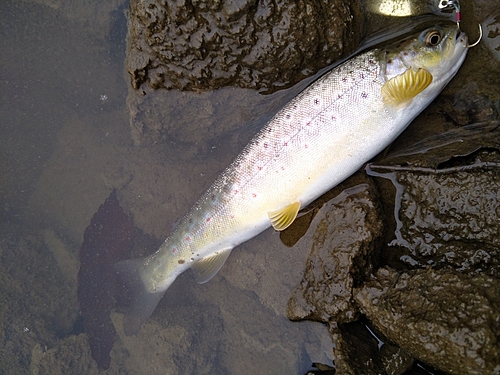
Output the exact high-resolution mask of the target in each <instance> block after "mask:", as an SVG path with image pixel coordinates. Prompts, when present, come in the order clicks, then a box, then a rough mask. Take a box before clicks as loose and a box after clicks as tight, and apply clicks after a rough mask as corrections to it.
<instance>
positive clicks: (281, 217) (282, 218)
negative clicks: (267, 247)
mask: <svg viewBox="0 0 500 375" xmlns="http://www.w3.org/2000/svg"><path fill="white" fill-rule="evenodd" d="M299 210H300V203H299V202H293V203H291V204H289V205H288V206H286V207H283V208H281V209H279V210H276V211H270V212H268V213H267V215H268V216H269V220H271V225H272V226H273V228H274V229H275V230H277V231H282V230H285V229H286V228H288V227H289V226H290V224H292V223H293V221H294V220H295V218H296V217H297V213H298V212H299Z"/></svg>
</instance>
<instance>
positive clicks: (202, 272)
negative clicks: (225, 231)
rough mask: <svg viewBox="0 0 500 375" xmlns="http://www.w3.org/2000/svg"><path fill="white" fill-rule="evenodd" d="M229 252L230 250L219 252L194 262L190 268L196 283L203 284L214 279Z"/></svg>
mask: <svg viewBox="0 0 500 375" xmlns="http://www.w3.org/2000/svg"><path fill="white" fill-rule="evenodd" d="M231 250H232V248H230V249H223V250H219V251H217V252H215V253H214V254H212V255H209V256H206V257H205V258H203V259H201V260H199V261H198V262H196V263H195V264H194V265H193V266H192V267H191V268H192V270H193V272H194V275H195V277H196V282H197V283H198V284H204V283H206V282H207V281H208V280H210V279H211V278H212V277H214V276H215V274H216V273H217V272H219V270H220V269H221V267H222V266H223V265H224V263H225V262H226V260H227V258H228V257H229V254H231Z"/></svg>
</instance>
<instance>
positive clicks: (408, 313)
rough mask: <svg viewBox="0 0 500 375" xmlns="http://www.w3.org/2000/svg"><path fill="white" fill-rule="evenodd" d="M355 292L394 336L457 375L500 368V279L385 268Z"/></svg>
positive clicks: (421, 356)
mask: <svg viewBox="0 0 500 375" xmlns="http://www.w3.org/2000/svg"><path fill="white" fill-rule="evenodd" d="M376 276H377V277H376V279H374V280H372V281H371V282H369V283H366V284H365V285H363V286H362V287H360V288H359V289H357V293H355V298H356V301H357V302H358V303H359V305H360V309H361V312H362V313H363V314H365V315H366V316H367V317H368V319H369V320H370V322H371V323H372V324H374V325H375V327H376V328H377V329H378V330H379V331H381V332H382V334H383V335H385V336H386V337H387V338H388V339H389V340H390V341H392V342H394V343H396V344H398V345H399V346H401V347H402V348H404V349H405V350H406V351H407V352H408V353H410V354H411V355H413V356H414V357H416V358H418V359H420V360H422V361H424V362H426V363H428V364H430V365H432V366H433V367H435V368H439V369H440V370H443V371H446V372H448V373H450V374H456V375H462V374H463V375H466V374H467V375H480V374H481V375H482V374H498V373H500V342H499V340H498V337H500V283H499V281H498V280H497V279H494V278H492V277H488V276H484V275H480V276H475V277H469V276H466V275H464V274H461V273H458V272H455V271H450V270H436V269H432V268H429V269H425V270H424V269H418V270H414V271H407V272H402V273H401V272H397V271H394V270H393V269H390V268H381V269H379V271H378V272H377V275H376Z"/></svg>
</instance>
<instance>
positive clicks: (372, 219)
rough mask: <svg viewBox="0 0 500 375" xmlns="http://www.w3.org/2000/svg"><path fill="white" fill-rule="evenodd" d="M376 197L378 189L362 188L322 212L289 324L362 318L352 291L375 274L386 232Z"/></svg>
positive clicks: (343, 195)
mask: <svg viewBox="0 0 500 375" xmlns="http://www.w3.org/2000/svg"><path fill="white" fill-rule="evenodd" d="M366 181H368V180H366ZM376 196H377V194H376V190H375V188H374V185H373V184H370V183H365V184H360V185H357V186H354V187H352V188H350V189H348V190H345V191H343V192H342V193H341V194H340V195H339V196H337V197H336V198H335V199H333V200H331V201H330V202H328V203H327V204H325V205H324V206H323V207H322V208H321V210H320V212H319V213H318V214H317V216H316V217H315V219H314V220H313V222H312V223H311V228H316V229H315V232H314V235H313V240H312V243H313V244H312V248H311V252H310V255H309V258H308V259H307V262H306V268H305V271H304V277H303V279H302V282H301V283H300V285H299V286H298V287H297V288H296V289H295V291H294V292H293V294H292V297H291V298H290V300H289V302H288V312H287V314H288V317H289V318H290V319H292V320H299V319H312V320H319V321H323V322H330V321H337V322H350V321H353V320H355V319H356V318H357V316H358V314H357V308H355V306H354V304H353V300H352V294H351V293H352V288H353V287H354V286H355V285H356V283H359V281H360V280H362V279H363V278H364V276H365V275H367V272H370V270H371V267H372V265H371V262H370V260H371V255H372V254H371V253H372V252H373V250H374V249H376V248H377V244H378V243H379V239H380V236H381V233H382V229H383V225H382V222H381V220H380V208H379V206H378V203H377V199H376Z"/></svg>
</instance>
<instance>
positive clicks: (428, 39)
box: [425, 30, 441, 47]
mask: <svg viewBox="0 0 500 375" xmlns="http://www.w3.org/2000/svg"><path fill="white" fill-rule="evenodd" d="M440 41H441V34H439V33H438V32H437V31H435V30H434V31H429V32H428V33H427V35H426V36H425V43H426V44H427V45H428V46H433V47H434V46H437V45H438V44H439V42H440Z"/></svg>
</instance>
